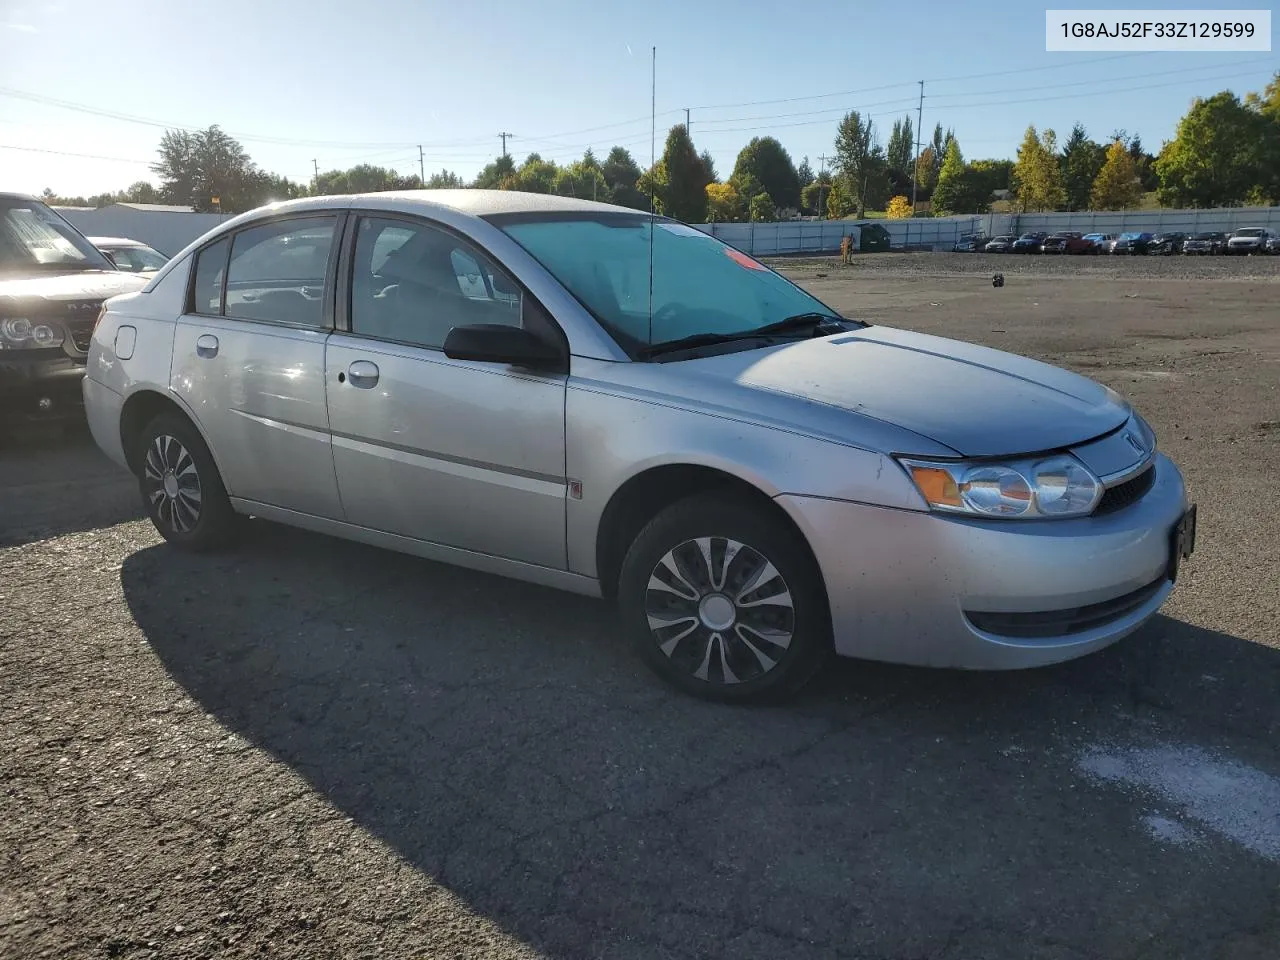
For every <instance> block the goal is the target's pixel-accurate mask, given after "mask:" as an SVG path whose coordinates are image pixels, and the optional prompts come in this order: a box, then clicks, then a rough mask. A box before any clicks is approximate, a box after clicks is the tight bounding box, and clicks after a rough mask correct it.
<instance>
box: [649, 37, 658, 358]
mask: <svg viewBox="0 0 1280 960" xmlns="http://www.w3.org/2000/svg"><path fill="white" fill-rule="evenodd" d="M657 144H658V48H657V47H656V46H655V47H654V48H653V60H652V65H651V67H650V74H649V177H650V179H651V180H652V179H653V176H654V169H655V167H656V166H657V163H658V153H657V150H658V146H657ZM656 186H657V185H656V184H650V189H651V190H653V189H655V188H656ZM653 199H654V195H653V193H650V194H649V343H650V344H652V343H653V227H654V219H655V217H656V212H655V210H654V204H653Z"/></svg>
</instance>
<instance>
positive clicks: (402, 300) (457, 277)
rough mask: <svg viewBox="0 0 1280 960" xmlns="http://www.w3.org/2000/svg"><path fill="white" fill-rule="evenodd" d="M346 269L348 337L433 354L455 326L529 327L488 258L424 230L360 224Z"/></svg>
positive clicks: (372, 220)
mask: <svg viewBox="0 0 1280 960" xmlns="http://www.w3.org/2000/svg"><path fill="white" fill-rule="evenodd" d="M352 269H353V275H352V278H351V314H350V315H351V332H352V333H356V334H363V335H364V336H369V337H377V338H378V339H380V340H391V341H396V342H399V343H407V344H412V345H413V346H419V347H428V348H431V349H435V350H438V349H440V348H441V347H443V346H444V341H445V338H446V337H447V336H448V335H449V331H450V330H452V329H453V328H454V327H462V326H471V325H473V324H482V323H485V324H487V323H503V324H509V325H511V326H522V325H524V326H529V325H531V324H532V323H536V321H535V320H533V316H534V311H532V310H530V309H529V305H527V304H526V303H525V302H524V294H523V291H522V290H521V288H520V286H519V285H518V284H517V283H516V282H515V281H514V280H512V279H511V278H510V277H508V276H507V275H506V273H504V272H503V271H502V270H501V269H500V268H499V267H498V266H497V265H496V264H495V263H494V262H493V261H492V260H491V259H490V258H489V257H487V256H485V255H484V254H483V253H482V252H481V251H479V250H478V249H476V248H475V247H473V246H472V245H471V244H469V243H467V242H466V241H465V240H462V239H460V238H459V237H456V236H454V235H453V234H451V233H449V232H447V231H445V230H441V229H439V228H437V227H432V226H429V225H427V224H419V223H410V222H407V221H404V220H391V219H382V218H378V217H364V218H362V219H361V220H360V223H359V226H358V227H357V233H356V246H355V257H354V263H353V266H352Z"/></svg>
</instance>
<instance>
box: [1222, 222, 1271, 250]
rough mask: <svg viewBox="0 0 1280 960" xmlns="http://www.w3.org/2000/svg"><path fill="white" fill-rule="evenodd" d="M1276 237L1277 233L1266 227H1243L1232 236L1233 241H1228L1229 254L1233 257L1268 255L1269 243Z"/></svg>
mask: <svg viewBox="0 0 1280 960" xmlns="http://www.w3.org/2000/svg"><path fill="white" fill-rule="evenodd" d="M1275 235H1276V234H1275V231H1273V230H1268V229H1267V228H1266V227H1243V228H1241V229H1240V230H1237V231H1236V232H1235V233H1233V234H1231V239H1230V240H1228V241H1227V253H1228V254H1230V255H1232V256H1239V255H1242V254H1250V253H1266V252H1267V243H1268V242H1269V241H1270V240H1271V238H1272V237H1274V236H1275Z"/></svg>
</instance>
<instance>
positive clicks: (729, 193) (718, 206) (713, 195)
mask: <svg viewBox="0 0 1280 960" xmlns="http://www.w3.org/2000/svg"><path fill="white" fill-rule="evenodd" d="M741 219H742V198H741V197H739V196H738V191H737V190H735V189H734V188H733V184H732V183H708V184H707V223H732V222H733V221H735V220H741Z"/></svg>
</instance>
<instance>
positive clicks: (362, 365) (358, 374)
mask: <svg viewBox="0 0 1280 960" xmlns="http://www.w3.org/2000/svg"><path fill="white" fill-rule="evenodd" d="M347 377H348V378H350V380H351V385H352V386H353V387H359V388H360V389H362V390H368V389H370V388H371V387H375V386H377V385H378V365H377V364H376V363H373V362H371V361H369V360H357V361H356V362H355V363H353V364H351V366H349V367H347Z"/></svg>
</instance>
